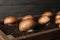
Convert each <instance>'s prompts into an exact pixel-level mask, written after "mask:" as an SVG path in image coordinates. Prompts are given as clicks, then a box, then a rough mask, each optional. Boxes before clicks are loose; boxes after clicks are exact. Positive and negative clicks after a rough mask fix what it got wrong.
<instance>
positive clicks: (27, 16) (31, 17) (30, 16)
mask: <svg viewBox="0 0 60 40" xmlns="http://www.w3.org/2000/svg"><path fill="white" fill-rule="evenodd" d="M28 19H33V16H32V15H26V16H24V17H23V18H22V20H28Z"/></svg>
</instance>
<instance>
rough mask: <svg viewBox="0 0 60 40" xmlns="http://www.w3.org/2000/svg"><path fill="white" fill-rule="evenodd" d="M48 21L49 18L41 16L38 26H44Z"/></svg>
mask: <svg viewBox="0 0 60 40" xmlns="http://www.w3.org/2000/svg"><path fill="white" fill-rule="evenodd" d="M49 21H50V18H49V17H47V16H42V17H40V18H39V20H38V23H39V24H46V23H48V22H49Z"/></svg>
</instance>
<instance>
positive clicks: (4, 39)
mask: <svg viewBox="0 0 60 40" xmlns="http://www.w3.org/2000/svg"><path fill="white" fill-rule="evenodd" d="M0 40H10V39H9V38H8V37H7V36H6V35H5V34H4V33H3V32H2V31H1V30H0Z"/></svg>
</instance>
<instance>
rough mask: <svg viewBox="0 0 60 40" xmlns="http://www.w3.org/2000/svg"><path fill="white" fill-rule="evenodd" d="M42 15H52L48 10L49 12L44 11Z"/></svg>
mask: <svg viewBox="0 0 60 40" xmlns="http://www.w3.org/2000/svg"><path fill="white" fill-rule="evenodd" d="M42 16H48V17H50V16H52V13H51V12H50V11H49V12H44V13H43V14H42Z"/></svg>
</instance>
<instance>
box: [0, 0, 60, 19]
mask: <svg viewBox="0 0 60 40" xmlns="http://www.w3.org/2000/svg"><path fill="white" fill-rule="evenodd" d="M44 10H51V11H57V10H60V0H0V18H4V17H6V16H9V15H13V16H16V17H19V16H24V15H27V14H32V15H38V14H40V12H42V11H44Z"/></svg>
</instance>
